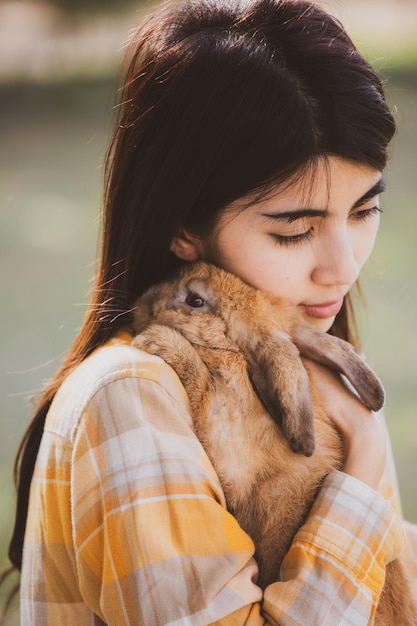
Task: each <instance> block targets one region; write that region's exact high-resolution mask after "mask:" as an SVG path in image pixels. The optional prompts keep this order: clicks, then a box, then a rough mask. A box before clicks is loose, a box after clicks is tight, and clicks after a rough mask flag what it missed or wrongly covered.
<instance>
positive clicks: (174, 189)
mask: <svg viewBox="0 0 417 626" xmlns="http://www.w3.org/2000/svg"><path fill="white" fill-rule="evenodd" d="M115 112H116V120H115V125H114V134H113V137H112V140H111V142H110V146H109V149H108V153H107V161H106V163H107V165H106V173H105V197H104V209H103V224H102V237H101V254H100V260H99V261H100V264H99V269H98V273H97V277H96V282H95V288H94V291H93V296H92V301H91V305H90V307H89V310H88V313H87V316H86V319H85V321H84V324H83V326H82V328H81V331H80V333H79V335H78V337H77V338H76V340H75V343H74V345H73V347H72V349H71V351H70V353H69V355H68V357H67V358H66V360H65V362H64V363H63V365H62V367H61V369H60V370H59V372H58V373H57V375H56V377H55V379H54V380H53V381H52V382H51V383H50V384H49V386H48V387H46V389H45V390H44V391H43V393H42V395H41V398H40V401H39V405H38V409H37V411H36V414H35V416H34V418H33V421H32V423H31V424H30V426H29V428H28V430H27V432H26V434H25V436H24V438H23V441H22V443H21V445H20V448H19V451H18V454H17V459H16V463H15V481H16V487H17V491H18V497H17V510H16V521H15V527H14V533H13V537H12V540H11V543H10V549H9V558H10V561H11V563H12V564H13V565H14V567H15V568H17V569H20V568H21V564H22V546H23V538H24V533H25V526H26V517H27V510H28V498H29V488H30V482H31V477H32V473H33V469H34V464H35V461H36V456H37V452H38V448H39V444H40V440H41V437H42V433H43V428H44V422H45V418H46V414H47V412H48V409H49V407H50V405H51V402H52V401H53V398H54V396H55V394H56V392H57V389H58V388H59V386H60V385H61V384H62V382H63V380H64V379H65V377H66V376H67V375H68V373H69V372H71V371H72V370H73V369H74V368H75V367H76V366H77V365H78V364H79V363H80V362H81V361H83V359H85V358H86V357H87V356H88V355H89V354H90V353H91V352H92V351H93V350H94V349H96V348H97V347H98V346H101V345H102V344H103V343H105V342H106V341H107V340H108V338H109V337H110V336H111V335H112V334H113V333H114V332H115V331H116V330H117V329H119V328H121V327H125V326H129V323H130V314H129V311H130V310H131V308H132V306H133V303H134V301H135V300H136V298H137V297H138V296H140V295H141V294H142V293H143V292H144V291H145V290H146V289H147V288H148V287H149V286H150V285H152V284H154V283H156V282H158V281H161V280H166V279H167V278H169V276H170V275H171V273H172V272H173V271H174V270H175V269H176V268H177V267H178V266H179V265H180V264H181V261H179V260H178V259H177V258H176V257H175V256H174V255H173V254H172V253H171V252H170V243H171V241H172V238H173V237H174V236H175V235H176V234H177V233H178V232H179V229H180V228H181V227H183V228H186V229H187V230H188V231H189V232H191V233H193V234H195V235H197V236H204V235H207V234H208V233H210V231H211V229H212V228H213V225H214V224H215V223H216V220H217V219H218V217H219V215H220V214H221V211H222V210H223V209H224V207H225V206H226V205H228V204H229V203H231V202H232V201H234V200H236V199H238V198H240V197H242V196H245V195H246V194H248V193H249V192H253V191H258V190H259V191H260V192H262V190H266V189H268V188H269V187H270V186H271V185H273V184H277V183H278V184H279V183H283V182H284V181H287V180H289V178H290V177H292V176H294V175H295V174H299V173H302V172H304V171H307V170H309V169H310V168H311V166H312V165H313V164H314V163H315V162H316V161H317V158H319V157H320V156H324V155H337V156H340V157H343V158H346V159H349V160H352V161H355V162H358V163H361V164H367V165H370V166H372V167H373V168H375V169H377V170H382V169H383V168H384V166H385V164H386V160H387V146H388V144H389V141H390V139H391V138H392V136H393V134H394V131H395V124H394V120H393V117H392V115H391V114H390V112H389V109H388V107H387V104H386V102H385V99H384V95H383V90H382V87H381V83H380V81H379V79H378V78H377V76H376V74H375V72H374V71H373V70H372V68H371V67H370V66H369V64H368V63H367V62H366V61H365V60H364V59H363V58H362V57H361V55H360V54H359V53H358V51H357V50H356V48H355V46H354V45H353V43H352V41H351V40H350V39H349V37H348V36H347V34H346V33H345V31H344V30H343V28H342V26H341V25H340V24H339V23H338V22H337V21H336V20H335V19H334V18H332V17H330V16H329V15H328V14H327V13H325V12H324V11H323V10H322V9H320V8H319V7H318V6H316V5H314V4H312V3H310V2H307V1H304V0H253V1H252V2H249V3H248V2H245V3H239V2H236V3H235V2H233V1H232V0H227V1H226V0H223V1H221V0H220V1H213V0H195V1H191V2H185V3H183V4H180V5H173V6H172V7H171V8H169V9H167V8H164V9H162V10H159V11H155V12H154V13H153V14H152V15H151V16H150V17H149V18H148V19H147V21H146V22H145V23H144V24H143V25H142V26H141V27H140V28H139V29H138V30H136V32H135V33H134V34H133V36H132V37H131V40H130V44H129V47H128V50H127V69H126V71H125V74H124V77H123V86H122V88H121V90H120V92H119V97H118V103H117V105H116V107H115ZM349 307H350V303H349V301H347V302H346V303H345V305H344V308H343V309H342V311H341V313H340V314H339V315H338V317H337V319H336V321H335V325H334V327H333V329H332V332H334V333H336V334H337V335H339V336H341V337H343V338H345V339H348V340H353V339H354V336H353V334H352V331H351V315H350V312H349Z"/></svg>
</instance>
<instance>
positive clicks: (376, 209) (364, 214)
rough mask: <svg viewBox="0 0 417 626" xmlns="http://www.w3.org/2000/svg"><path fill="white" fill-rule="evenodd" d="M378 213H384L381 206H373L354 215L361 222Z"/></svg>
mask: <svg viewBox="0 0 417 626" xmlns="http://www.w3.org/2000/svg"><path fill="white" fill-rule="evenodd" d="M377 213H383V211H382V209H381V207H379V206H373V207H371V208H370V209H363V210H362V211H358V212H357V213H354V214H353V215H352V217H353V218H354V219H356V220H358V221H360V222H364V221H365V220H367V219H368V218H370V217H372V216H373V215H376V214H377Z"/></svg>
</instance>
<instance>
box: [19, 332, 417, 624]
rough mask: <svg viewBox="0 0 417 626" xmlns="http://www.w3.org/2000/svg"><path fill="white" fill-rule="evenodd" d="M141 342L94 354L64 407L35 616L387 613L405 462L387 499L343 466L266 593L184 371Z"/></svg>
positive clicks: (172, 618)
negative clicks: (388, 566)
mask: <svg viewBox="0 0 417 626" xmlns="http://www.w3.org/2000/svg"><path fill="white" fill-rule="evenodd" d="M131 339H132V338H131V336H130V335H129V334H128V333H119V335H118V336H116V337H115V338H114V339H113V340H111V341H110V342H109V343H108V344H106V346H103V347H102V348H100V349H98V350H96V351H95V352H94V353H93V354H92V355H91V356H90V357H89V358H88V359H86V360H85V361H84V362H83V363H82V364H81V365H80V366H79V367H78V368H77V369H76V370H75V371H74V372H73V373H72V374H71V375H70V376H69V377H68V378H67V380H66V381H65V383H64V384H63V385H62V387H61V389H60V390H59V392H58V394H57V396H56V398H55V400H54V402H53V405H52V407H51V410H50V412H49V414H48V418H47V422H46V426H45V433H44V436H43V440H42V443H41V448H40V451H39V455H38V460H37V464H36V468H35V473H34V478H33V481H32V485H31V494H30V506H29V516H28V523H27V530H26V539H25V545H24V556H23V569H22V581H21V619H22V625H23V626H56V625H59V626H63V625H71V626H73V625H75V626H93V625H94V626H98V625H99V624H109V625H112V626H113V625H114V626H123V625H130V626H132V625H145V626H153V625H155V626H157V625H158V626H162V625H168V624H169V625H171V626H174V625H175V626H177V625H178V626H179V625H181V626H186V625H192V626H200V625H201V626H203V625H206V624H219V625H222V626H226V625H227V626H233V625H238V624H239V625H240V624H249V625H253V626H255V625H256V626H258V625H259V624H283V625H288V626H289V625H291V626H294V625H298V624H300V625H305V624H311V625H313V624H320V625H323V626H324V625H329V626H330V625H331V626H335V625H337V624H342V625H346V626H347V625H352V626H361V625H362V624H372V623H373V616H374V613H375V607H376V604H377V601H378V598H379V595H380V592H381V589H382V586H383V583H384V571H385V563H386V562H387V561H389V560H390V559H392V558H394V557H395V556H396V555H398V553H399V552H400V551H401V549H402V548H403V545H404V530H403V525H402V522H401V520H400V517H399V516H398V515H397V514H396V513H395V511H394V508H395V502H394V500H395V498H396V486H395V481H394V480H393V478H392V476H391V473H390V471H387V475H386V477H385V480H384V485H383V492H384V496H385V497H383V496H382V495H380V494H378V493H376V492H375V491H373V490H372V489H370V488H368V487H367V486H366V485H364V484H363V483H361V482H359V481H357V480H355V479H353V478H351V477H349V476H347V475H345V474H343V473H341V472H333V473H332V474H330V475H329V476H328V477H327V478H326V480H325V482H324V484H323V487H322V488H321V491H320V493H319V495H318V497H317V499H316V501H315V504H314V506H313V508H312V511H311V513H310V515H309V517H308V519H307V520H306V523H305V524H304V525H303V527H302V528H301V529H300V530H299V532H298V533H297V535H296V537H295V539H294V541H293V544H292V546H291V548H290V550H289V552H288V553H287V555H286V558H285V560H284V562H283V565H282V572H281V580H280V581H279V582H276V583H274V584H272V585H270V586H269V587H268V588H267V589H266V590H265V592H264V593H263V594H262V592H261V590H260V589H259V588H258V587H257V586H256V582H255V581H256V573H257V566H256V563H255V561H254V558H253V554H254V546H253V543H252V541H251V539H250V538H249V536H248V535H247V534H246V533H245V532H244V531H243V530H242V529H241V528H240V527H239V525H238V523H237V522H236V520H235V519H234V518H233V516H232V515H231V514H230V513H229V512H228V511H227V509H226V506H225V499H224V495H223V492H222V489H221V486H220V483H219V480H218V477H217V475H216V473H215V472H214V469H213V467H212V465H211V463H210V461H209V459H208V458H207V456H206V454H205V452H204V449H203V448H202V446H201V444H200V442H199V441H198V439H197V438H196V436H195V434H194V431H193V426H192V419H191V416H190V410H189V404H188V399H187V396H186V394H185V391H184V389H183V387H182V385H181V383H180V381H179V379H178V377H177V376H176V374H175V373H174V372H173V370H172V369H171V368H170V367H169V366H168V365H167V364H165V363H164V362H163V361H161V360H160V359H159V358H156V357H154V356H150V355H147V354H145V353H143V352H140V351H139V350H137V349H136V348H134V347H132V346H131V345H130V342H131ZM386 498H387V499H388V500H390V501H391V502H390V503H389V502H388V501H387V499H386ZM392 505H394V507H393V506H392ZM416 536H417V535H416ZM414 549H415V550H416V553H417V541H416V543H415V544H414ZM416 562H417V558H416ZM416 579H417V576H416Z"/></svg>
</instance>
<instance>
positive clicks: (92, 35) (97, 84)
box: [0, 0, 417, 625]
mask: <svg viewBox="0 0 417 626" xmlns="http://www.w3.org/2000/svg"><path fill="white" fill-rule="evenodd" d="M149 4H150V3H146V2H143V3H140V2H139V3H138V2H133V0H132V1H124V2H123V1H118V2H116V1H115V0H107V1H105V2H104V1H103V0H96V1H95V2H94V1H92V0H90V2H86V1H84V0H78V2H75V0H56V1H55V2H53V3H51V2H49V3H48V2H37V1H36V0H31V1H30V2H23V1H18V0H14V1H5V0H2V1H0V258H1V264H0V277H1V312H0V316H1V317H0V345H1V353H0V565H2V564H6V558H5V554H6V546H7V542H8V540H9V538H10V533H11V519H12V513H13V504H14V496H13V484H12V477H11V467H12V460H13V458H14V455H15V452H16V448H17V446H18V443H19V441H20V438H21V435H22V433H23V432H24V430H25V427H26V425H27V424H28V421H29V419H30V416H31V412H32V404H31V398H32V397H33V396H35V395H36V393H37V391H38V390H39V388H40V387H41V386H42V385H43V384H44V382H45V381H46V380H47V379H48V378H49V377H51V376H52V375H53V373H54V372H55V370H56V369H57V367H58V364H59V363H60V362H61V359H62V358H63V356H64V354H65V353H66V351H67V350H68V348H69V346H70V344H71V342H72V340H73V338H74V336H75V334H76V332H77V329H78V328H79V326H80V323H81V320H82V317H83V315H84V312H85V309H86V303H87V302H88V291H89V287H90V281H91V279H92V277H93V275H94V269H95V266H94V261H95V254H96V240H97V233H98V228H99V220H98V215H99V209H100V202H101V182H102V169H101V168H102V160H103V154H104V150H105V146H106V141H107V137H108V133H109V128H110V119H111V113H112V102H113V90H114V84H115V77H116V73H117V67H118V63H119V59H120V57H121V53H122V47H123V42H124V41H125V39H126V37H127V35H128V33H129V29H131V28H132V27H133V26H134V25H135V24H136V23H137V22H138V21H139V20H140V15H141V12H142V11H143V10H144V8H145V9H146V6H147V5H149ZM321 4H323V5H324V6H325V7H326V8H327V9H328V10H330V11H331V12H332V13H334V14H335V15H337V16H338V17H340V18H341V19H342V21H343V23H344V24H345V25H346V26H347V28H348V31H349V32H350V33H351V35H352V37H353V39H354V40H355V42H356V43H357V44H358V45H359V47H360V48H361V50H362V51H364V53H365V54H366V56H367V58H368V59H369V60H370V61H371V62H372V63H373V64H374V66H375V67H376V68H377V70H378V72H379V73H380V75H381V76H382V77H383V79H384V80H385V81H386V90H387V95H388V99H389V101H390V103H391V105H392V107H393V108H394V110H395V111H396V118H397V121H398V124H399V132H398V136H397V137H396V139H395V142H394V146H393V159H392V162H391V163H390V166H389V168H388V171H387V181H388V191H387V192H386V193H385V194H384V196H383V198H382V206H383V208H384V211H385V212H384V215H383V219H382V223H381V230H380V236H379V239H378V242H377V246H376V249H375V252H374V254H373V257H372V259H371V261H370V262H369V264H368V266H367V268H366V270H365V274H364V280H363V284H364V287H365V293H366V295H367V301H368V304H367V310H366V312H364V314H363V315H362V316H361V328H362V336H363V339H364V344H365V350H366V352H367V355H368V360H369V361H370V363H371V364H372V365H373V366H374V367H375V368H376V370H377V372H378V373H379V375H380V376H381V378H382V379H383V381H384V384H385V387H386V389H387V394H388V400H387V404H386V416H387V421H388V425H389V429H390V432H391V435H392V443H393V447H394V454H395V458H396V463H397V468H398V474H399V481H400V489H401V493H402V498H403V507H404V512H405V516H406V517H407V518H408V519H410V520H411V521H414V522H417V496H416V488H415V485H416V482H417V428H416V424H417V332H416V313H417V276H416V270H417V248H416V243H415V240H416V232H417V212H416V210H415V203H416V200H417V169H416V163H417V158H416V157H417V154H416V152H417V149H416V146H417V2H416V0H395V1H394V0H379V1H377V0H351V1H346V2H341V0H338V1H337V2H336V1H335V0H333V1H332V0H327V1H326V2H324V1H323V2H322V3H321ZM16 620H17V617H16V614H15V615H14V617H13V615H10V617H9V618H8V622H7V623H8V624H10V625H12V624H14V623H17V621H16Z"/></svg>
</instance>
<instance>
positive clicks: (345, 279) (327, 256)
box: [312, 229, 361, 286]
mask: <svg viewBox="0 0 417 626" xmlns="http://www.w3.org/2000/svg"><path fill="white" fill-rule="evenodd" d="M360 269H361V264H360V263H359V261H358V259H357V258H356V255H355V249H354V245H353V241H352V239H351V237H350V236H349V232H348V229H341V230H339V231H338V232H333V233H332V235H331V236H329V237H324V238H323V239H322V240H321V241H320V242H317V247H316V263H315V266H314V269H313V272H312V280H313V281H314V282H315V283H316V284H320V285H333V286H336V285H337V286H350V285H352V284H353V283H354V282H355V281H356V280H357V278H358V277H359V272H360Z"/></svg>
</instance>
